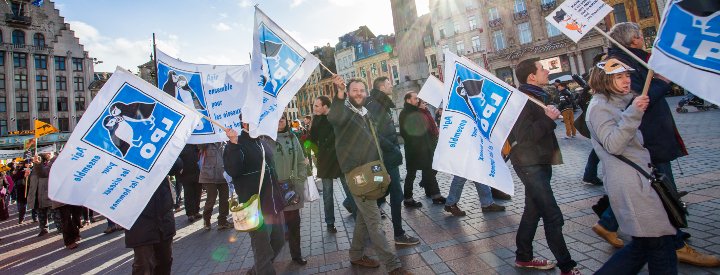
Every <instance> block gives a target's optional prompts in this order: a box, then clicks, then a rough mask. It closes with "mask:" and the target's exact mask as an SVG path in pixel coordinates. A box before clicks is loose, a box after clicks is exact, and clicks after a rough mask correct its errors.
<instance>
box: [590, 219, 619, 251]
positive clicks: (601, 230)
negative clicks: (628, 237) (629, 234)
mask: <svg viewBox="0 0 720 275" xmlns="http://www.w3.org/2000/svg"><path fill="white" fill-rule="evenodd" d="M592 231H595V233H596V234H598V236H600V237H602V238H603V239H605V240H606V241H607V242H608V243H609V244H610V245H612V246H613V247H615V248H622V247H623V246H625V242H624V241H623V240H621V239H620V238H618V236H617V232H610V231H608V230H607V229H605V227H603V226H602V225H600V224H598V223H596V224H595V225H593V227H592Z"/></svg>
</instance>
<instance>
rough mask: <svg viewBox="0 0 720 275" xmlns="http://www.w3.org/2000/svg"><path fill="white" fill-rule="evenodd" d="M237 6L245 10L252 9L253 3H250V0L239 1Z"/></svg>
mask: <svg viewBox="0 0 720 275" xmlns="http://www.w3.org/2000/svg"><path fill="white" fill-rule="evenodd" d="M238 5H239V6H240V7H241V8H247V7H252V6H253V2H252V1H250V0H240V1H239V2H238Z"/></svg>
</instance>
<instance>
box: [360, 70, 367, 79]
mask: <svg viewBox="0 0 720 275" xmlns="http://www.w3.org/2000/svg"><path fill="white" fill-rule="evenodd" d="M360 76H362V77H363V78H365V77H367V73H366V72H365V67H360Z"/></svg>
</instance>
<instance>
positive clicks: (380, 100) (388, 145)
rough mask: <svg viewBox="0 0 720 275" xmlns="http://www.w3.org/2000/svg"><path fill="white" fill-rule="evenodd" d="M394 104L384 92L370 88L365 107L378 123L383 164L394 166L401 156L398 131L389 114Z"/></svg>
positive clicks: (400, 159)
mask: <svg viewBox="0 0 720 275" xmlns="http://www.w3.org/2000/svg"><path fill="white" fill-rule="evenodd" d="M394 107H395V104H394V103H393V102H392V99H390V98H389V97H388V96H387V95H385V93H383V92H381V91H380V90H376V89H372V90H370V96H368V98H367V102H366V103H365V108H367V110H368V112H369V113H370V116H371V117H372V118H373V119H374V120H375V121H376V122H377V125H378V129H377V131H378V133H377V135H378V141H379V143H380V149H382V151H383V161H384V162H385V166H387V167H394V166H400V164H402V163H403V162H402V160H403V156H402V153H401V152H400V142H399V141H398V133H397V130H395V123H394V122H393V120H392V118H391V116H390V114H391V110H392V108H394Z"/></svg>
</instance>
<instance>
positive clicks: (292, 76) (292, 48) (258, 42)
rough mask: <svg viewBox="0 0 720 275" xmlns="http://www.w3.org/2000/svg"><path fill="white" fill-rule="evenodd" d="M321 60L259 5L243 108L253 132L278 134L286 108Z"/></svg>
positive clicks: (258, 134)
mask: <svg viewBox="0 0 720 275" xmlns="http://www.w3.org/2000/svg"><path fill="white" fill-rule="evenodd" d="M318 64H320V60H318V59H317V57H315V56H314V55H312V54H310V53H309V52H308V51H306V50H305V49H304V48H303V47H302V46H300V44H298V43H297V42H296V41H295V40H294V39H293V38H292V37H290V35H288V34H287V33H286V32H285V31H283V30H282V29H281V28H280V27H279V26H278V25H277V24H275V22H273V21H272V20H271V19H270V18H269V17H267V15H265V14H264V13H263V12H262V11H261V10H260V9H258V8H257V7H255V28H254V30H253V53H252V60H251V62H250V79H249V80H248V91H247V99H246V100H245V104H244V105H243V110H242V111H243V122H246V123H248V124H250V136H252V137H258V136H260V135H267V136H269V137H271V138H272V139H275V138H276V137H277V123H278V120H280V116H281V115H282V112H283V110H285V107H286V106H287V105H288V103H290V101H291V100H292V98H293V96H295V94H296V93H297V92H298V90H300V87H302V85H303V84H304V83H305V81H306V80H307V79H308V78H309V77H310V74H312V72H313V70H315V67H317V65H318Z"/></svg>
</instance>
